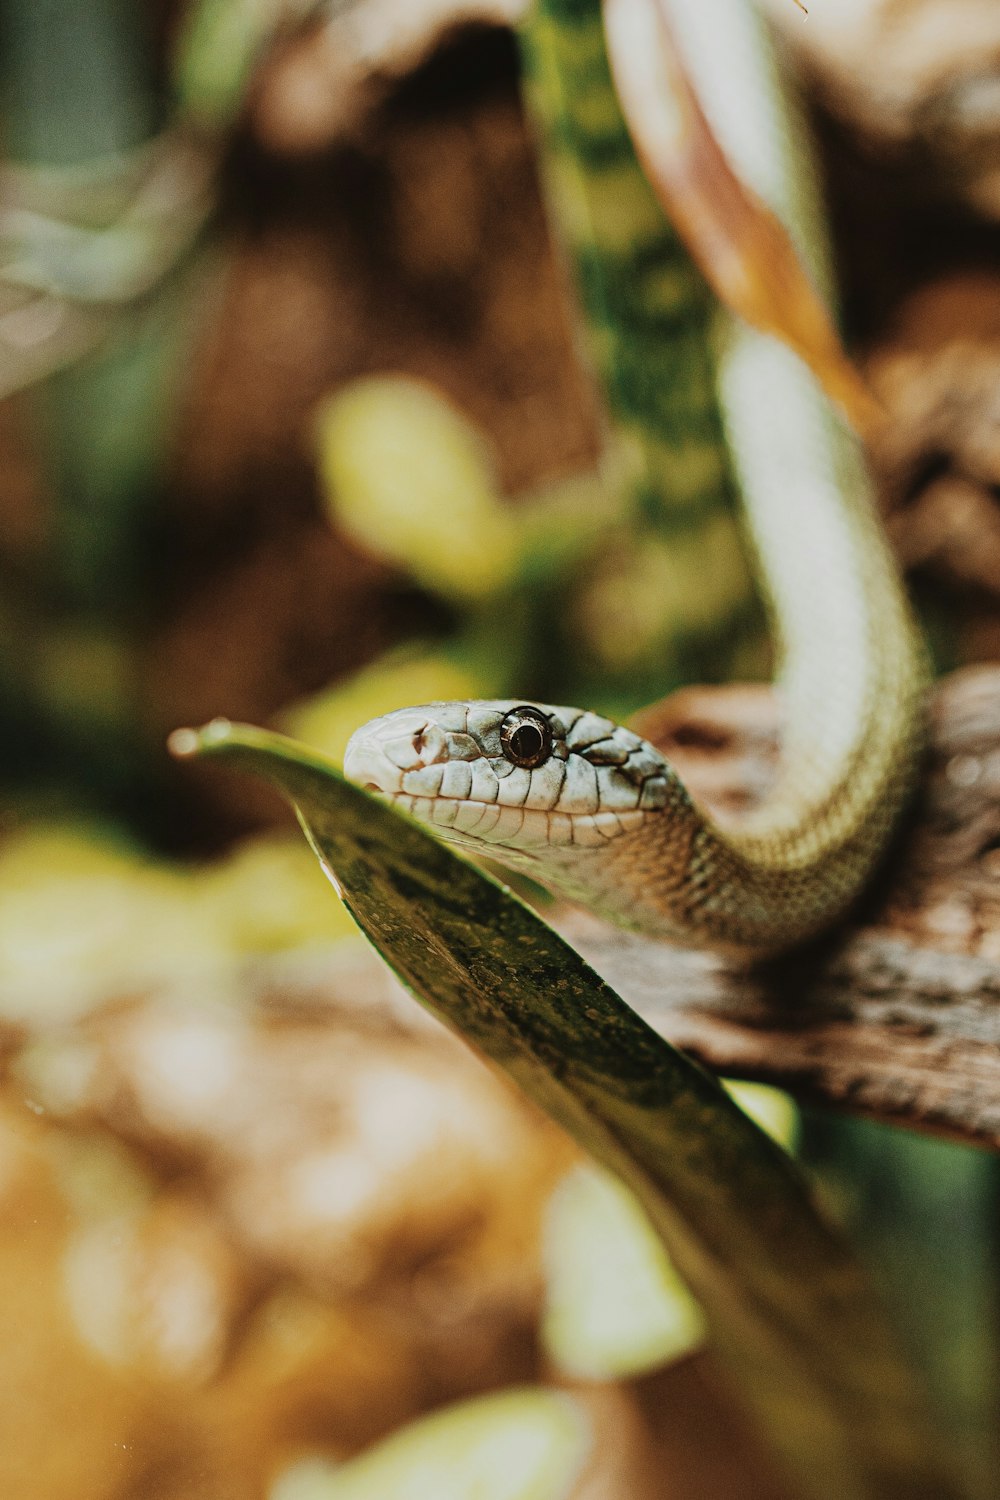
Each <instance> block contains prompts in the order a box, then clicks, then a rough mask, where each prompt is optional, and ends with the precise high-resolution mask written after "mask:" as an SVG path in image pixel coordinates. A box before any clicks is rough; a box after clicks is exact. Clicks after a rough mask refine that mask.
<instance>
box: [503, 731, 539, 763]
mask: <svg viewBox="0 0 1000 1500" xmlns="http://www.w3.org/2000/svg"><path fill="white" fill-rule="evenodd" d="M543 744H544V740H543V738H542V731H541V730H540V729H539V727H538V725H537V724H521V725H520V726H519V727H518V728H517V729H515V730H514V733H513V734H512V735H511V737H510V748H511V750H512V751H513V752H514V755H515V756H516V757H517V759H518V760H534V758H535V756H536V755H538V753H539V752H540V750H541V748H542V745H543Z"/></svg>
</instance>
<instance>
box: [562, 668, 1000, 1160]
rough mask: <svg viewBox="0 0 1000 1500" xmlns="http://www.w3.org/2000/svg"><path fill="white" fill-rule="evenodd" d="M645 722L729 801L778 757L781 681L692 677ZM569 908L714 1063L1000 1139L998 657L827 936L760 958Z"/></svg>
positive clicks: (722, 804)
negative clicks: (869, 882)
mask: <svg viewBox="0 0 1000 1500" xmlns="http://www.w3.org/2000/svg"><path fill="white" fill-rule="evenodd" d="M641 728H642V731H643V732H644V733H645V734H647V735H648V736H649V737H650V738H652V739H654V740H655V741H656V742H657V743H658V744H659V745H660V747H661V748H662V749H664V750H665V751H666V753H667V754H668V755H670V757H671V758H672V759H673V760H674V762H675V763H676V765H677V766H678V769H679V770H680V771H681V773H682V774H683V775H684V777H685V779H686V780H687V781H688V784H689V785H690V786H691V788H692V790H693V791H695V793H696V794H699V795H700V796H701V797H702V798H704V799H705V800H706V801H709V802H711V803H712V804H713V805H715V806H716V807H718V808H737V807H739V806H742V805H745V804H747V803H748V802H750V801H752V800H753V799H754V798H755V797H756V796H759V795H760V793H761V791H762V790H763V789H764V788H765V787H766V785H767V782H768V780H769V777H770V775H771V774H772V771H773V766H774V762H775V754H776V747H777V737H778V713H777V704H776V700H775V698H774V696H773V694H772V693H771V690H770V689H768V688H716V689H702V688H699V689H689V690H686V691H685V692H683V693H678V694H675V695H674V696H673V697H672V698H670V699H668V700H666V702H665V703H664V704H663V705H661V706H660V707H659V708H658V709H657V710H654V711H652V712H651V713H648V714H647V715H646V717H645V720H644V722H643V724H642V726H641ZM556 925H557V926H558V927H559V929H560V931H561V932H562V933H563V934H564V935H565V936H566V937H567V938H568V939H569V940H570V941H571V942H572V943H573V945H574V946H575V947H577V948H579V950H580V951H581V952H582V953H583V954H584V955H585V956H586V957H587V958H588V959H589V960H590V962H591V963H592V964H593V965H594V967H595V968H597V969H598V970H599V971H600V973H602V974H603V975H604V976H605V977H606V978H607V979H608V980H609V982H610V983H611V984H613V985H614V987H615V988H616V989H617V990H618V991H619V993H620V994H622V995H623V996H624V997H625V998H626V999H627V1000H628V1001H629V1002H630V1003H631V1004H632V1005H634V1006H635V1008H636V1009H637V1010H638V1011H639V1012H640V1013H641V1014H642V1015H643V1016H644V1017H645V1018H646V1020H648V1021H649V1022H650V1024H651V1025H653V1026H654V1027H655V1028H656V1029H657V1030H658V1031H659V1032H660V1033H661V1034H662V1035H663V1036H665V1037H667V1038H668V1039H669V1040H670V1041H671V1042H674V1043H675V1044H676V1045H677V1046H680V1047H683V1048H684V1049H685V1051H687V1052H689V1053H690V1054H691V1055H692V1056H694V1057H696V1058H698V1059H699V1060H700V1061H702V1062H703V1063H705V1064H706V1066H708V1067H710V1068H711V1069H712V1070H713V1071H716V1072H720V1073H725V1074H727V1075H736V1076H739V1077H744V1078H755V1079H761V1080H763V1081H766V1082H769V1083H775V1084H778V1085H780V1086H781V1087H782V1088H786V1089H789V1090H790V1091H791V1092H792V1093H793V1094H795V1095H797V1096H798V1097H799V1098H801V1099H803V1100H808V1101H811V1102H816V1103H820V1104H823V1105H827V1106H834V1107H837V1108H841V1109H844V1110H848V1111H850V1112H851V1113H855V1114H865V1115H871V1116H875V1117H877V1118H878V1119H880V1120H884V1121H890V1122H894V1123H897V1124H900V1125H909V1126H915V1127H919V1128H923V1129H928V1130H933V1131H936V1132H938V1133H941V1134H945V1135H949V1136H952V1137H954V1138H957V1139H961V1140H966V1141H972V1142H977V1143H980V1144H982V1145H986V1146H991V1147H994V1148H998V1147H1000V1045H998V1044H1000V670H997V669H994V668H969V669H966V670H964V671H962V672H959V673H956V674H954V675H953V676H951V677H949V678H948V679H946V680H945V681H944V682H943V683H942V684H941V685H940V686H939V688H938V689H937V691H936V693H935V695H934V698H933V700H932V703H931V748H930V754H929V761H928V766H927V770H926V774H925V778H924V781H923V784H922V790H921V794H920V797H919V799H918V802H917V805H916V806H915V808H914V809H913V812H912V815H911V818H910V820H909V822H908V824H907V826H906V828H905V829H904V830H903V832H902V834H901V836H900V838H899V839H898V840H897V844H896V848H895V849H894V851H893V853H892V855H891V857H890V858H889V859H888V860H887V862H886V864H885V866H884V868H883V870H882V872H881V874H880V875H879V877H878V878H877V880H876V882H875V886H874V888H873V890H871V891H870V892H869V893H868V895H867V897H866V898H865V902H864V905H863V907H862V909H861V910H859V912H858V913H857V915H856V917H855V918H854V919H853V920H852V922H851V923H850V924H849V925H848V926H846V927H845V928H842V929H841V930H840V931H839V932H838V933H837V934H835V935H834V936H833V937H831V938H830V939H827V940H825V941H824V942H823V943H822V944H818V945H814V946H812V947H811V948H810V949H808V950H806V951H802V952H800V953H797V954H795V955H792V956H789V957H788V958H786V959H782V960H780V961H778V962H777V963H773V964H771V965H768V966H767V967H766V968H758V969H747V968H741V967H739V966H737V965H736V964H735V963H733V962H728V961H726V960H724V959H722V958H718V957H716V956H714V955H712V954H709V953H703V952H698V951H692V950H689V949H682V948H677V947H674V946H672V945H669V944H666V943H662V942H656V941H652V940H649V939H645V938H640V937H633V936H630V935H628V934H623V933H618V932H614V931H612V930H610V929H609V928H607V927H605V926H603V925H602V924H600V923H599V922H597V921H596V920H595V919H592V918H590V917H587V916H585V915H583V914H580V913H576V912H574V913H572V914H568V913H567V914H565V915H564V916H562V917H561V918H559V919H557V922H556Z"/></svg>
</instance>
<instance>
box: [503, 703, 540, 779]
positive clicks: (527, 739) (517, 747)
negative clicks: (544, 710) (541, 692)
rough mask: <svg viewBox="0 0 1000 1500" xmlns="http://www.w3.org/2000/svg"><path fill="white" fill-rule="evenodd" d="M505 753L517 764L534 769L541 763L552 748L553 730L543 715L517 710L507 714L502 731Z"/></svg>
mask: <svg viewBox="0 0 1000 1500" xmlns="http://www.w3.org/2000/svg"><path fill="white" fill-rule="evenodd" d="M500 741H501V744H502V746H503V753H504V755H505V756H506V757H507V759H508V760H509V761H511V762H512V764H514V765H515V766H523V767H525V769H528V770H530V769H532V768H533V767H534V766H537V765H540V764H541V762H542V761H543V760H545V759H546V757H547V756H548V753H549V751H550V750H551V748H552V731H551V730H550V729H549V725H548V721H547V720H546V719H543V718H542V716H541V715H539V716H538V717H537V718H536V717H535V716H534V714H533V713H531V712H529V711H528V710H524V711H523V712H522V713H518V712H517V710H515V711H514V712H513V713H510V714H508V715H507V718H506V719H505V720H504V723H503V727H502V729H501V733H500Z"/></svg>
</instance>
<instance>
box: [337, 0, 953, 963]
mask: <svg viewBox="0 0 1000 1500" xmlns="http://www.w3.org/2000/svg"><path fill="white" fill-rule="evenodd" d="M665 3H668V4H669V7H670V11H671V14H672V18H673V20H674V22H675V23H676V26H677V30H678V34H679V36H680V38H681V40H682V43H683V45H684V49H685V53H686V56H687V58H688V62H689V67H690V69H691V73H692V76H693V79H694V81H695V84H696V86H697V87H698V89H699V92H700V94H701V97H702V101H703V104H704V106H705V109H706V113H707V114H708V116H709V119H710V120H711V122H712V125H713V128H714V129H715V130H716V132H717V134H718V136H719V138H720V140H721V143H722V145H723V147H724V148H725V149H726V150H727V152H728V153H729V154H730V157H731V159H732V160H733V162H734V165H735V166H736V167H737V169H738V171H739V172H740V173H741V175H742V176H743V177H744V178H745V179H746V180H747V181H748V182H749V183H750V185H751V186H752V187H754V188H755V189H756V190H757V191H758V193H759V194H760V195H761V196H762V197H763V198H764V199H765V201H768V202H769V203H770V205H771V207H772V208H774V209H775V210H776V211H777V212H778V213H779V214H780V215H781V217H782V218H783V219H784V220H785V222H786V224H787V225H788V227H789V229H790V230H791V232H792V234H793V236H794V237H795V238H796V241H797V244H798V246H799V248H800V251H801V253H802V254H803V256H804V258H806V260H807V261H808V262H809V263H810V266H811V269H812V271H813V273H814V275H815V276H817V278H818V279H820V281H821V282H822V280H823V277H824V268H823V265H822V259H821V258H822V254H823V253H824V252H823V248H822V247H823V239H822V234H821V232H820V231H819V230H818V228H817V226H818V224H819V218H818V215H817V213H816V210H815V199H814V198H813V197H812V195H811V183H810V174H809V169H808V155H807V153H805V152H804V151H803V147H802V144H801V139H800V137H799V136H798V133H797V131H796V128H795V125H794V117H792V116H790V115H789V114H788V112H787V106H786V103H785V102H784V101H783V99H782V96H781V93H780V90H776V89H775V87H774V76H773V59H772V58H771V55H770V52H769V50H768V46H767V42H766V38H765V37H764V36H763V34H762V32H761V30H760V27H759V23H758V22H757V19H756V17H755V16H754V15H753V13H752V9H751V7H750V5H749V0H699V4H698V5H696V6H692V5H690V3H686V0H665ZM528 57H529V65H530V67H529V71H530V75H531V78H532V80H533V88H534V92H535V95H536V97H537V96H538V95H539V94H540V95H541V97H542V104H541V110H540V113H541V117H542V123H543V126H544V131H545V134H546V136H547V139H548V147H549V150H548V158H549V172H548V177H549V183H548V187H549V198H550V203H551V204H552V206H553V209H554V212H555V214H556V217H557V218H558V220H559V221H560V224H561V226H562V228H563V231H564V236H565V237H566V238H568V241H569V247H570V252H571V258H572V259H573V261H574V263H575V268H576V270H577V280H578V284H579V286H580V288H581V299H582V303H583V307H584V310H585V312H586V313H587V315H588V318H589V325H590V332H591V355H592V360H593V363H594V364H595V365H596V366H597V369H598V374H599V375H600V377H601V378H602V382H603V385H604V389H605V391H606V395H607V409H608V419H609V425H610V427H611V429H612V434H613V436H614V437H615V438H616V439H617V440H618V441H619V442H620V443H622V444H623V445H624V446H625V449H626V450H627V451H628V452H629V453H630V454H631V458H632V461H633V463H634V465H635V467H636V469H637V472H638V473H639V482H640V484H641V485H642V486H644V487H645V488H646V490H647V491H652V492H654V493H656V494H658V495H659V500H658V503H660V504H662V505H666V506H673V507H674V508H675V510H679V511H680V512H681V513H683V512H684V508H685V507H687V509H688V511H690V510H691V509H692V507H694V508H696V507H697V506H699V505H701V506H704V505H705V504H706V500H705V496H706V493H708V494H709V495H711V493H712V492H713V489H719V488H722V487H724V486H725V483H726V482H727V477H726V475H725V473H724V472H723V466H722V465H720V461H719V458H718V453H719V449H720V446H721V445H719V444H714V443H713V437H714V436H716V433H715V431H714V429H713V426H712V424H713V422H714V421H716V420H717V419H716V418H715V417H714V416H713V413H714V412H715V411H718V413H719V414H720V415H721V422H722V426H723V428H724V433H725V444H724V446H722V451H723V453H725V452H726V451H727V450H728V455H729V461H730V463H731V468H732V473H733V474H734V475H735V478H736V481H737V483H738V487H739V491H740V496H741V501H742V507H743V515H744V521H745V525H746V529H747V532H748V534H749V538H750V542H751V546H752V550H753V552H754V553H755V555H756V558H757V562H758V565H759V568H758V570H759V575H760V581H761V586H762V589H763V592H764V595H765V598H766V600H767V602H768V604H769V608H770V612H771V617H772V623H773V627H774V634H775V637H776V640H777V642H778V645H779V650H780V660H779V666H778V672H777V684H776V685H777V689H778V692H779V695H780V701H781V705H782V719H783V737H782V751H781V758H780V765H779V770H778V774H777V776H776V779H775V782H774V784H773V786H772V788H771V789H770V791H769V792H768V793H767V794H766V796H765V797H764V798H763V799H762V800H761V802H760V803H759V804H757V805H756V806H754V807H753V808H752V809H751V810H750V811H749V812H747V813H744V814H742V815H741V816H740V817H739V818H738V819H735V818H734V819H732V820H731V821H726V822H725V823H724V824H723V823H721V822H719V821H718V820H717V819H716V818H714V817H713V816H712V815H710V814H709V813H708V812H707V811H706V810H705V809H703V808H700V807H699V806H698V805H697V803H696V802H695V801H694V800H693V798H692V797H691V795H690V794H689V792H688V791H687V789H686V787H685V786H684V784H683V783H682V781H681V779H680V777H679V776H678V774H677V772H676V771H675V770H674V769H673V767H672V766H671V765H670V764H669V763H668V761H667V760H666V759H665V758H664V757H663V756H662V755H661V754H660V753H659V751H658V750H657V749H656V748H655V747H654V746H653V745H651V744H649V743H647V742H646V741H644V740H642V739H641V738H640V737H639V736H638V735H636V734H634V733H633V732H632V731H631V730H629V729H627V728H625V727H623V726H621V725H618V724H615V723H613V722H611V721H610V720H608V719H606V718H604V717H602V716H601V715H600V714H597V713H592V712H586V711H582V710H580V709H577V708H568V707H560V706H554V705H550V704H543V703H537V702H532V701H527V702H518V701H515V700H509V701H499V702H497V701H492V702H479V701H476V702H464V703H436V704H428V705H422V706H420V707H417V708H407V709H400V710H397V711H396V712H394V713H390V714H388V715H386V716H384V717H383V718H380V719H376V720H373V721H372V722H371V723H369V724H367V725H365V726H364V727H363V728H362V729H360V730H358V731H357V732H356V733H355V735H354V736H353V738H352V740H351V742H350V745H349V747H348V751H347V755H346V758H345V771H346V773H347V775H348V776H349V777H350V778H351V779H352V780H354V781H356V782H358V783H359V784H361V785H363V786H366V787H368V788H369V789H371V790H374V791H377V792H378V793H380V794H381V795H383V796H384V797H387V798H389V799H390V800H391V801H392V802H393V803H394V804H395V805H396V806H397V807H399V808H401V809H402V810H404V811H406V812H408V813H410V814H411V815H413V816H415V817H416V818H417V819H419V820H420V821H421V822H424V823H426V824H428V825H429V826H430V827H432V828H433V829H434V830H435V831H436V832H437V833H439V834H440V835H441V836H442V837H444V838H445V839H447V840H449V841H451V842H454V843H456V844H458V845H461V846H463V847H465V848H467V849H469V850H473V851H475V852H478V853H480V854H487V855H489V856H491V857H493V858H495V859H497V860H499V861H501V862H502V863H505V864H507V865H508V866H510V867H512V868H515V869H519V870H521V871H524V872H525V873H527V874H529V875H530V876H531V877H532V878H533V879H535V880H537V881H539V882H540V883H541V884H543V885H546V886H548V887H549V888H550V889H552V890H554V891H556V892H558V893H560V894H563V895H565V896H568V897H569V898H571V899H572V900H574V901H577V902H580V903H582V904H583V905H585V906H587V907H589V908H591V909H592V910H594V911H596V912H597V913H599V914H600V915H602V916H603V917H606V918H608V919H610V920H612V921H615V922H617V923H620V924H621V925H623V926H626V927H629V928H633V929H639V930H642V931H646V932H649V933H652V934H655V935H662V936H665V937H670V938H674V939H679V940H682V941H685V942H689V943H696V944H705V945H708V946H711V947H713V948H717V949H722V950H725V951H736V952H740V953H745V954H748V955H751V956H760V955H766V954H770V953H775V952H778V951H781V950H782V949H785V948H788V947H790V946H792V945H794V944H796V943H799V942H801V941H803V940H805V939H807V938H809V937H810V936H812V935H814V934H816V933H817V932H819V931H820V930H822V929H823V928H825V927H826V926H828V925H829V924H830V923H831V922H833V921H834V920H836V918H837V917H838V916H840V915H842V914H843V913H844V911H845V910H846V909H847V908H848V907H849V906H850V904H851V903H852V901H853V900H854V899H855V898H856V896H857V894H858V892H859V891H860V889H861V888H862V886H863V884H864V882H865V881H866V879H867V877H868V876H869V874H870V873H871V870H872V868H873V866H874V864H875V863H876V861H877V860H878V858H879V856H880V855H881V854H882V852H883V850H884V849H885V846H886V843H887V841H888V839H889V837H890V834H891V832H892V829H893V826H894V824H895V821H896V818H897V816H898V814H899V811H900V809H901V807H902V805H903V803H904V801H905V799H906V797H907V794H908V792H909V790H910V788H911V786H912V783H913V780H914V776H915V770H916V765H917V761H918V757H919V753H920V748H921V742H922V718H923V699H924V693H925V684H926V669H925V662H924V655H923V650H922V647H921V644H920V641H919V638H918V636H917V633H916V631H915V628H914V626H913V623H912V621H911V617H910V613H909V609H908V605H907V602H906V599H905V596H904V593H903V590H902V586H901V583H900V581H899V578H898V575H897V571H896V568H895V566H894V563H893V560H892V557H891V556H890V553H889V551H888V548H887V545H886V543H885V540H884V538H883V536H882V534H881V531H880V528H879V524H878V521H877V518H876V513H875V509H874V505H873V501H872V497H871V491H870V486H869V482H868V480H867V477H866V474H865V469H864V465H863V462H862V459H861V456H860V453H859V451H858V448H857V445H856V443H855V442H854V440H853V439H852V438H851V437H850V435H849V434H848V433H847V431H846V429H845V428H844V426H843V425H842V424H841V423H840V421H839V420H838V418H837V417H836V415H835V414H834V412H833V411H832V409H831V408H830V406H829V403H828V402H827V401H826V399H825V398H824V396H823V395H822V393H821V392H820V390H819V388H818V386H817V384H816V382H815V380H814V379H813V377H812V376H811V375H810V374H809V373H808V372H807V371H806V370H805V368H804V367H803V365H802V364H801V363H800V362H799V360H798V359H797V358H796V357H795V356H794V355H792V354H791V353H790V352H789V351H788V350H787V349H785V348H784V347H783V346H782V345H780V344H779V343H777V342H776V341H775V340H773V339H771V338H769V337H767V336H765V335H763V334H759V333H756V332H754V331H753V330H751V329H749V328H747V327H745V326H742V325H738V324H737V322H736V320H735V319H732V318H729V317H727V316H726V315H724V314H723V313H722V312H721V310H720V309H718V308H713V307H712V306H711V303H710V299H709V298H708V296H707V293H706V289H705V287H704V284H703V283H702V282H701V281H700V279H699V277H698V275H697V273H696V272H695V271H694V269H693V267H692V266H691V265H690V263H689V262H688V261H687V260H686V258H685V256H684V254H683V252H682V251H681V250H680V248H679V246H678V244H677V242H676V237H674V236H672V234H671V231H670V227H669V225H668V224H667V223H666V221H665V219H664V218H663V217H662V213H661V211H660V210H659V209H658V207H657V206H656V204H655V200H654V199H653V197H652V194H651V192H650V191H649V189H648V188H647V187H645V185H644V184H643V183H641V182H640V174H639V172H638V168H637V165H636V163H635V159H634V155H633V154H632V151H631V146H630V143H629V138H628V135H627V131H626V128H625V125H624V121H623V119H622V116H621V113H620V110H619V108H618V105H617V102H616V100H615V95H614V92H613V88H612V85H611V79H610V75H609V71H608V66H607V60H606V53H605V48H604V39H603V33H602V28H601V15H600V7H599V4H598V0H540V3H539V4H538V6H537V9H536V13H535V15H534V17H533V19H532V21H531V23H530V26H529V35H528ZM580 161H583V162H584V164H585V171H581V169H580V168H579V165H578V164H579V162H580ZM575 164H576V165H575ZM679 345H683V346H685V348H686V351H687V352H686V355H685V357H684V358H683V359H680V360H677V359H676V353H677V349H678V346H679ZM646 356H648V358H647V357H646ZM672 356H673V357H674V358H675V360H676V368H677V369H678V371H681V372H683V375H682V377H681V378H685V379H686V380H687V382H688V384H687V385H686V386H685V388H684V389H683V390H681V391H680V392H677V391H673V392H669V393H667V394H669V396H670V399H669V400H667V399H666V395H664V396H663V399H662V401H661V406H662V411H663V418H662V420H656V419H655V418H656V410H657V407H656V403H657V385H656V382H657V379H658V378H659V379H663V378H666V377H665V376H664V371H665V368H666V369H669V365H670V360H671V357H672ZM661 390H662V388H661ZM637 391H638V393H639V394H638V396H637V394H636V393H637ZM707 394H711V395H712V396H713V397H715V396H717V406H715V407H713V405H712V402H711V401H710V400H708V399H707ZM679 399H680V400H681V402H683V400H685V399H686V400H687V403H688V420H687V421H686V423H682V424H678V422H677V421H676V413H677V411H678V410H679V409H683V406H681V407H680V408H679V405H678V400H679ZM704 567H705V568H706V569H710V568H711V557H710V556H709V557H706V559H705V562H704Z"/></svg>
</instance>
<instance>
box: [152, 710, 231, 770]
mask: <svg viewBox="0 0 1000 1500" xmlns="http://www.w3.org/2000/svg"><path fill="white" fill-rule="evenodd" d="M232 729H233V726H232V724H231V723H230V722H229V720H228V719H212V721H211V722H210V723H208V724H205V725H203V726H202V728H201V729H175V730H174V731H173V733H172V734H171V735H169V736H168V738H167V749H168V750H169V751H170V754H171V755H172V756H174V758H175V759H176V760H187V759H188V757H190V756H192V755H200V754H201V753H202V751H204V750H211V749H213V748H214V747H215V746H216V745H220V744H222V743H223V741H225V740H227V739H229V737H230V735H231V734H232Z"/></svg>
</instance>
